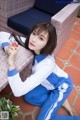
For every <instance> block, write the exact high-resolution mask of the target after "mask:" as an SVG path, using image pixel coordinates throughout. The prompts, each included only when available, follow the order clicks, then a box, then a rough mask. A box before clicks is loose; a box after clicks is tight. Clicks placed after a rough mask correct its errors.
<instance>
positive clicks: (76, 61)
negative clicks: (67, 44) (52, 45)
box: [70, 54, 80, 69]
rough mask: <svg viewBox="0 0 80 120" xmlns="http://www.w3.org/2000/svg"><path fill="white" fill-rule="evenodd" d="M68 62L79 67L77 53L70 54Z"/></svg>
mask: <svg viewBox="0 0 80 120" xmlns="http://www.w3.org/2000/svg"><path fill="white" fill-rule="evenodd" d="M70 63H71V64H72V65H73V66H75V67H77V68H79V69H80V55H78V54H77V55H74V56H72V58H71V59H70Z"/></svg>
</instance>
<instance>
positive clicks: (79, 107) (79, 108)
mask: <svg viewBox="0 0 80 120" xmlns="http://www.w3.org/2000/svg"><path fill="white" fill-rule="evenodd" d="M74 108H75V110H76V112H77V114H78V115H79V116H80V96H78V98H77V100H76V102H75V106H74Z"/></svg>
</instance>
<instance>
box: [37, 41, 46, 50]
mask: <svg viewBox="0 0 80 120" xmlns="http://www.w3.org/2000/svg"><path fill="white" fill-rule="evenodd" d="M46 44H47V42H42V43H41V44H39V48H40V49H43V48H44V47H45V46H46Z"/></svg>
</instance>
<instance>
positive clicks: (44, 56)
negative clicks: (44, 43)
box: [35, 54, 48, 62]
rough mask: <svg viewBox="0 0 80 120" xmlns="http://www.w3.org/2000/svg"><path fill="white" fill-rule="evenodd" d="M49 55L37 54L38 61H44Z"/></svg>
mask: <svg viewBox="0 0 80 120" xmlns="http://www.w3.org/2000/svg"><path fill="white" fill-rule="evenodd" d="M47 56H48V55H44V54H38V55H35V60H36V61H37V62H40V61H42V60H43V59H45V58H46V57H47Z"/></svg>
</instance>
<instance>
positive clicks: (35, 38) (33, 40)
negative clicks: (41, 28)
mask: <svg viewBox="0 0 80 120" xmlns="http://www.w3.org/2000/svg"><path fill="white" fill-rule="evenodd" d="M37 38H38V37H37V35H36V36H34V37H33V39H32V42H33V43H35V42H36V41H37Z"/></svg>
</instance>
